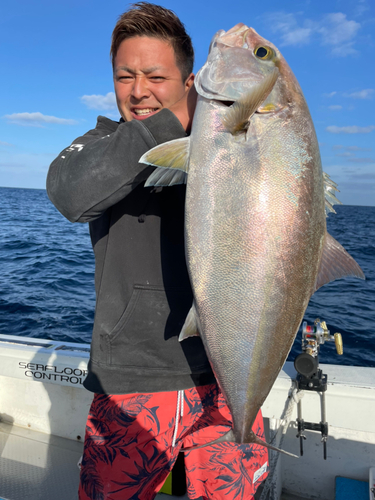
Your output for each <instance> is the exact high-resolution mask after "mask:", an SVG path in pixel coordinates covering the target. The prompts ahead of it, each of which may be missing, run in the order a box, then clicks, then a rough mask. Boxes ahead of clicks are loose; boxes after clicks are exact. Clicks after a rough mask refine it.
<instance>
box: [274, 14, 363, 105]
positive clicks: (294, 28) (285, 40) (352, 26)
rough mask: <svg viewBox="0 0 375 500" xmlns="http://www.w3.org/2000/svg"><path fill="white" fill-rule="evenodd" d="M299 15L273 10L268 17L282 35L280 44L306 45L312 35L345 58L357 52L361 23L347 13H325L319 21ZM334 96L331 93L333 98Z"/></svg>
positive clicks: (337, 54)
mask: <svg viewBox="0 0 375 500" xmlns="http://www.w3.org/2000/svg"><path fill="white" fill-rule="evenodd" d="M299 15H300V14H299V13H298V14H287V13H285V12H274V13H272V14H268V16H267V17H266V20H267V22H268V23H269V24H270V25H271V26H272V28H271V29H272V31H274V32H275V33H278V34H279V35H280V37H281V46H283V45H284V46H286V45H304V44H308V43H310V41H312V40H313V38H315V39H316V38H318V39H319V40H320V44H321V45H324V46H326V45H328V46H330V48H331V53H332V55H335V56H340V57H343V56H347V55H349V54H355V53H356V52H357V51H356V50H355V49H354V42H355V37H356V36H357V33H358V30H359V29H360V27H361V25H360V24H359V23H358V22H356V21H351V20H349V19H347V17H346V14H343V13H342V12H334V13H331V14H326V15H325V16H323V17H322V18H321V19H320V20H318V21H314V20H311V19H304V20H301V21H298V20H297V16H299ZM332 95H334V94H333V93H332ZM332 95H329V94H328V96H330V97H332Z"/></svg>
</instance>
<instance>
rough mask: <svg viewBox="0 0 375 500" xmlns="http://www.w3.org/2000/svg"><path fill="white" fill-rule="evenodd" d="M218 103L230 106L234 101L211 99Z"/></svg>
mask: <svg viewBox="0 0 375 500" xmlns="http://www.w3.org/2000/svg"><path fill="white" fill-rule="evenodd" d="M212 100H213V101H215V102H216V103H218V104H221V105H222V106H225V107H226V108H230V107H231V106H232V105H233V104H234V103H235V102H236V101H222V100H221V99H212Z"/></svg>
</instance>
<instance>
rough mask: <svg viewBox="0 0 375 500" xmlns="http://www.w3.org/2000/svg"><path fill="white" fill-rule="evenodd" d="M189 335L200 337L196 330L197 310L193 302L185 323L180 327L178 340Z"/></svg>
mask: <svg viewBox="0 0 375 500" xmlns="http://www.w3.org/2000/svg"><path fill="white" fill-rule="evenodd" d="M189 337H200V335H199V330H198V321H197V311H196V309H195V305H194V304H193V305H192V306H191V308H190V311H189V313H188V315H187V316H186V319H185V323H184V326H183V327H182V330H181V333H180V336H179V337H178V340H179V341H180V342H182V341H183V340H185V339H187V338H189Z"/></svg>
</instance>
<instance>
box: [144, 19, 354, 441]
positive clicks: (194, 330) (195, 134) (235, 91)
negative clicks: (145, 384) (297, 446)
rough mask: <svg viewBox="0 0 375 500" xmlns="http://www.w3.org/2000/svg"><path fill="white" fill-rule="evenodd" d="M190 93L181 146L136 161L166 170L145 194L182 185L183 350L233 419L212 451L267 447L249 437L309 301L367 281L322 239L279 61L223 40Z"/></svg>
mask: <svg viewBox="0 0 375 500" xmlns="http://www.w3.org/2000/svg"><path fill="white" fill-rule="evenodd" d="M259 47H263V48H262V50H261V51H260V53H261V54H264V53H267V57H266V59H265V60H263V59H261V58H260V57H258V56H257V55H256V54H257V51H258V49H259ZM195 85H196V88H197V91H198V94H199V95H198V100H197V107H196V110H195V115H194V120H193V125H192V131H191V136H190V138H186V139H179V140H177V141H172V142H171V143H169V144H168V143H167V144H164V145H161V146H157V147H156V148H154V149H152V150H151V151H149V152H148V153H146V154H145V155H144V156H143V157H142V158H141V160H140V161H141V162H143V163H149V164H151V165H158V166H159V167H160V165H163V166H164V167H165V168H172V169H174V170H175V174H172V176H171V175H169V176H168V178H167V181H165V179H166V177H165V172H163V171H165V168H163V167H162V168H158V169H157V170H156V171H154V172H153V174H152V175H151V176H150V178H149V179H148V181H147V182H146V184H147V185H165V184H167V185H173V184H175V183H181V182H186V183H187V187H186V207H185V241H186V261H187V266H188V270H189V276H190V281H191V285H192V289H193V293H194V304H193V306H192V309H191V311H190V312H189V315H188V317H187V319H186V322H185V325H184V328H183V331H182V333H181V336H180V338H181V339H183V338H186V337H188V336H191V335H197V334H199V335H200V336H201V338H202V341H203V344H204V347H205V350H206V352H207V356H208V358H209V360H210V363H211V366H212V369H213V371H214V374H215V377H216V379H217V381H218V384H219V385H220V388H221V390H222V393H223V395H224V397H225V400H226V402H227V404H228V406H229V408H230V410H231V413H232V417H233V429H232V430H230V431H229V432H228V434H226V435H225V436H223V438H221V439H220V440H217V441H215V442H219V441H225V440H226V441H234V442H237V443H249V442H256V443H258V444H262V445H264V446H269V445H267V443H265V442H263V441H261V440H260V439H259V438H258V437H257V436H256V435H255V434H254V433H253V432H252V431H251V427H252V424H253V422H254V420H255V417H256V415H257V413H258V411H259V409H260V407H261V405H262V404H263V402H264V400H265V399H266V397H267V395H268V393H269V391H270V390H271V388H272V385H273V383H274V381H275V379H276V377H277V375H278V373H279V372H280V370H281V368H282V366H283V364H284V362H285V360H286V358H287V356H288V353H289V351H290V349H291V346H292V344H293V341H294V338H295V336H296V333H297V331H298V328H299V325H300V323H301V321H302V318H303V315H304V312H305V310H306V307H307V305H308V302H309V300H310V297H311V295H312V294H313V293H314V291H315V290H316V289H317V288H319V287H320V286H322V285H323V284H324V283H327V282H329V281H331V280H333V279H337V278H339V277H343V276H346V275H353V276H357V277H361V278H364V275H363V273H362V271H361V269H360V268H359V266H358V264H357V263H356V262H355V261H354V260H353V259H352V258H351V257H350V256H349V254H347V252H346V251H345V250H344V249H343V248H342V247H341V245H340V244H339V243H338V242H336V241H335V240H334V239H333V238H332V237H330V236H329V235H328V234H327V230H326V215H325V187H324V177H323V172H322V167H321V160H320V154H319V147H318V142H317V138H316V134H315V130H314V125H313V123H312V120H311V116H310V113H309V110H308V107H307V104H306V102H305V99H304V96H303V93H302V91H301V89H300V87H299V85H298V82H297V80H296V79H295V77H294V75H293V73H292V71H291V70H290V68H289V66H288V64H287V63H286V61H285V59H284V58H283V56H282V55H281V53H280V52H279V51H278V49H277V48H276V47H275V46H274V45H273V44H271V43H270V42H268V41H267V40H265V39H263V38H262V37H260V36H259V35H258V34H257V33H256V32H255V30H253V29H252V28H248V27H247V26H245V25H243V24H239V25H236V26H235V27H234V28H232V29H231V30H229V31H228V32H224V31H222V30H221V31H219V32H218V33H217V34H216V35H215V37H214V38H213V41H212V42H211V48H210V53H209V56H208V60H207V62H206V64H205V65H204V66H203V68H202V69H201V70H200V71H199V72H198V74H197V77H196V80H195ZM228 102H229V103H230V102H233V104H232V105H231V106H229V107H228V106H227V104H228ZM247 116H248V118H246V117H247ZM171 157H172V158H173V157H175V158H178V161H174V162H173V165H172V164H171V160H170V158H171ZM327 179H328V178H327ZM326 184H327V183H326ZM328 184H329V183H328ZM329 186H330V187H329V189H328V188H326V190H327V189H328V190H330V191H332V187H333V189H335V188H334V184H332V182H331V183H330V184H329ZM335 200H336V199H335V198H330V201H333V202H335ZM338 262H339V264H337V263H338ZM269 447H271V446H269ZM271 448H272V447H271Z"/></svg>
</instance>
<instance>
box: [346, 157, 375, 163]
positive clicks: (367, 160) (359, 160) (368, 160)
mask: <svg viewBox="0 0 375 500" xmlns="http://www.w3.org/2000/svg"><path fill="white" fill-rule="evenodd" d="M349 161H350V162H352V163H375V160H373V159H372V158H349Z"/></svg>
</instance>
